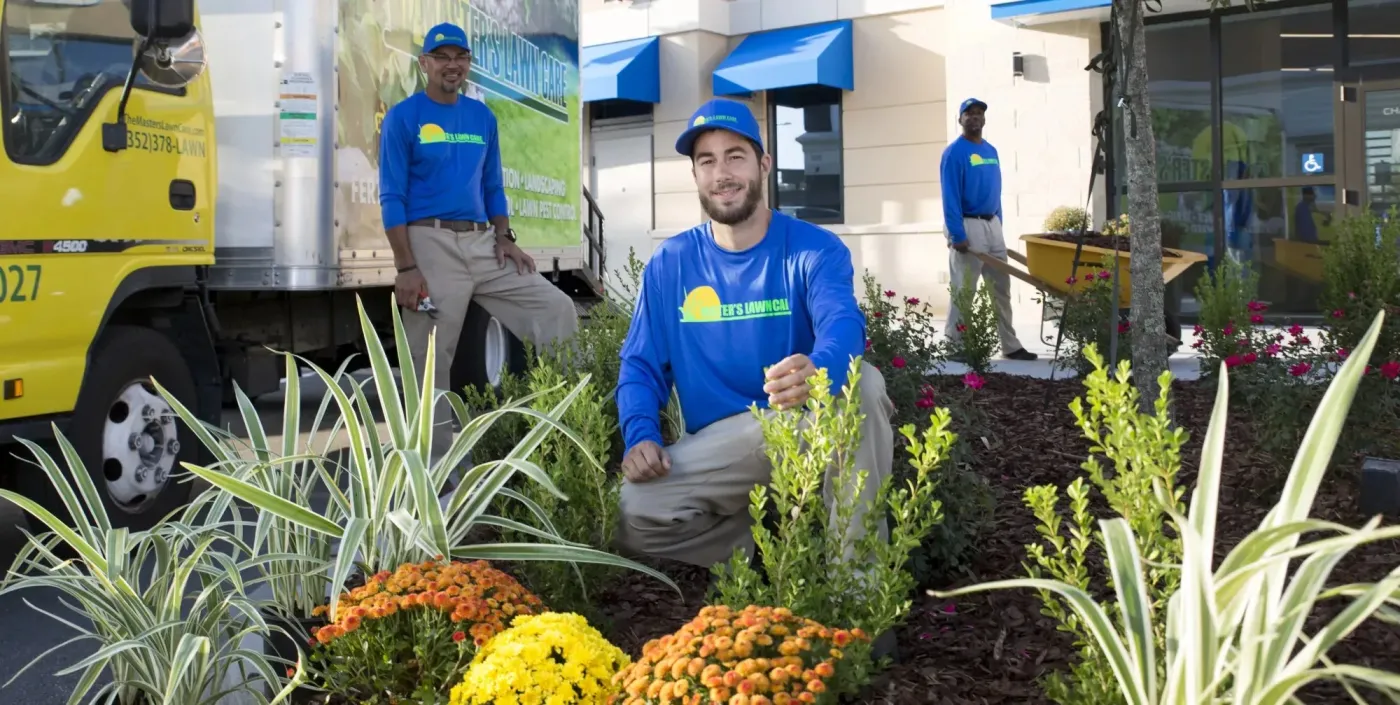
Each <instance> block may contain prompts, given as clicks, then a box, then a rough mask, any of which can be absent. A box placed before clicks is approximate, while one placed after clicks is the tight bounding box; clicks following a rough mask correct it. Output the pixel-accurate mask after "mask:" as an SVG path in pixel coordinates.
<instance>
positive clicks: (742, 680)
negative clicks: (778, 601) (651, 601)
mask: <svg viewBox="0 0 1400 705" xmlns="http://www.w3.org/2000/svg"><path fill="white" fill-rule="evenodd" d="M838 638H839V639H840V640H841V645H842V646H845V645H848V644H850V643H851V642H853V641H857V640H859V641H868V639H866V638H865V635H864V633H863V632H860V631H859V630H849V631H847V630H836V629H830V628H828V627H826V626H824V625H822V624H819V623H817V622H814V621H812V620H809V619H803V618H801V617H798V616H796V615H794V614H793V613H792V611H791V610H788V609H786V608H782V607H776V608H774V607H759V606H754V605H750V606H748V607H745V608H744V609H743V610H740V611H737V612H736V611H734V610H731V609H730V608H728V607H724V606H709V607H705V608H704V609H702V610H700V613H699V614H697V615H696V616H695V618H694V619H692V620H691V621H690V622H689V623H688V624H686V625H685V626H683V627H681V629H680V630H679V631H677V632H675V633H674V634H669V635H666V636H663V637H661V638H660V639H654V640H652V641H651V642H649V643H647V645H646V646H645V647H644V648H643V649H642V657H641V658H640V659H638V660H637V661H636V662H634V663H633V664H632V665H631V666H629V667H628V668H626V669H623V670H622V671H620V672H619V673H618V674H617V676H615V677H614V679H613V681H614V683H615V684H616V685H618V686H619V692H618V694H617V695H614V696H613V697H612V699H611V700H609V703H610V704H616V705H622V704H624V703H625V704H627V705H657V704H658V703H660V702H662V701H663V700H665V701H666V702H680V703H691V702H696V703H699V702H722V703H735V702H738V703H746V704H747V705H780V704H782V703H799V702H815V701H816V696H817V694H818V693H824V692H826V691H827V690H828V689H829V687H830V681H831V679H832V678H834V677H835V675H836V662H837V661H838V660H839V659H840V656H839V655H831V652H833V651H836V650H835V646H836V643H837V640H838ZM836 653H837V654H839V653H840V652H836Z"/></svg>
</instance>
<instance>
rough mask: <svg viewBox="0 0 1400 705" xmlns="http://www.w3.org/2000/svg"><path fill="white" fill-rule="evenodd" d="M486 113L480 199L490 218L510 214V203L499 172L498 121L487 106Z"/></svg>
mask: <svg viewBox="0 0 1400 705" xmlns="http://www.w3.org/2000/svg"><path fill="white" fill-rule="evenodd" d="M486 114H487V115H490V116H491V117H490V118H489V124H488V125H487V130H488V133H487V138H486V163H485V164H484V165H483V166H482V174H481V191H482V193H481V200H482V202H483V203H485V204H486V217H487V218H488V219H490V218H499V217H502V216H507V215H510V203H509V202H507V201H506V188H505V177H504V176H503V175H502V172H501V131H500V129H498V128H499V126H500V123H498V122H497V121H496V115H495V113H492V112H491V111H490V109H489V108H488V109H487V111H486Z"/></svg>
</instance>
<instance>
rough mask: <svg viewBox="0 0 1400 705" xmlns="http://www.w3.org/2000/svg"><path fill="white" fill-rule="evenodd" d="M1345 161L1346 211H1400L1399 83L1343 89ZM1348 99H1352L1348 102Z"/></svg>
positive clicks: (1363, 84) (1367, 84)
mask: <svg viewBox="0 0 1400 705" xmlns="http://www.w3.org/2000/svg"><path fill="white" fill-rule="evenodd" d="M1347 91H1351V92H1352V93H1353V95H1344V97H1343V102H1344V103H1345V108H1344V109H1346V111H1347V113H1348V114H1347V118H1348V119H1347V130H1346V132H1347V133H1348V139H1346V142H1347V145H1346V146H1347V152H1348V153H1347V161H1346V165H1345V176H1344V179H1343V186H1344V194H1345V195H1344V200H1345V202H1346V206H1347V208H1348V211H1349V212H1356V211H1359V210H1362V209H1369V210H1371V211H1373V212H1375V213H1380V214H1384V213H1386V212H1387V211H1389V210H1390V209H1391V208H1392V207H1396V208H1400V81H1397V80H1390V81H1384V82H1376V83H1359V84H1356V85H1355V86H1353V87H1349V88H1344V89H1343V92H1344V93H1346V92H1347ZM1348 98H1354V99H1352V100H1349V99H1348Z"/></svg>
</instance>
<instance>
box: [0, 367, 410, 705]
mask: <svg viewBox="0 0 1400 705" xmlns="http://www.w3.org/2000/svg"><path fill="white" fill-rule="evenodd" d="M356 376H357V377H359V378H361V379H363V374H361V375H356ZM302 386H303V390H302V399H303V411H302V414H301V416H302V429H301V430H302V438H303V439H304V438H305V437H306V433H307V431H309V430H310V429H309V427H310V425H311V423H312V421H313V419H312V418H311V417H312V416H314V414H315V413H316V408H317V406H318V405H319V404H320V401H321V398H322V394H323V393H324V389H325V388H324V386H323V385H321V384H319V381H318V380H315V379H311V378H307V377H303V378H302ZM367 391H368V390H367ZM368 396H369V397H370V399H371V401H375V399H374V395H373V394H372V393H370V394H368ZM283 402H284V398H283V394H282V393H280V392H277V393H273V394H269V395H266V396H264V397H260V398H259V399H257V400H256V406H257V408H258V412H259V416H260V418H261V419H262V425H263V428H264V429H265V430H266V432H267V434H268V435H269V441H270V442H271V443H274V444H275V443H277V442H278V441H279V438H280V436H281V433H282V432H281V429H282V418H283V416H282V408H283ZM327 416H328V418H335V417H334V416H333V415H332V414H331V413H328V415H327ZM223 425H224V427H225V428H227V429H229V430H230V431H232V432H234V433H236V434H239V435H240V436H242V435H243V434H244V433H246V431H245V430H244V428H243V424H242V420H241V417H240V415H239V414H238V412H237V410H236V409H225V411H224V421H223ZM380 427H381V428H380V432H381V433H384V432H386V431H387V429H385V428H383V424H380ZM324 433H325V432H324V431H322V435H324ZM339 440H340V443H342V444H343V443H344V438H343V435H342V438H341V439H339ZM317 445H320V443H319V441H318V443H317ZM334 448H335V446H332V449H334ZM26 529H27V523H26V520H25V517H24V515H23V512H21V511H20V510H19V508H18V507H16V506H14V505H13V504H10V503H9V502H7V501H5V500H0V571H8V570H9V569H10V566H11V564H12V563H13V562H14V560H15V557H16V555H17V554H18V552H19V551H20V550H21V549H22V548H23V546H24V543H25V536H24V534H23V531H24V530H26ZM59 597H60V596H59V593H58V592H57V591H54V590H49V589H47V588H33V589H26V590H21V591H18V592H14V593H10V594H7V595H0V685H4V684H5V683H6V682H7V681H10V679H11V678H14V680H13V681H12V682H9V684H8V685H4V687H0V705H65V703H67V701H68V698H69V696H70V695H71V694H72V691H73V687H74V685H75V684H76V683H77V680H78V678H79V677H80V676H81V673H75V674H72V675H68V676H57V675H55V674H56V673H57V672H58V671H61V670H63V669H65V668H67V667H69V666H71V665H72V664H74V663H77V662H78V661H80V660H82V659H83V658H85V657H87V656H88V655H90V654H92V653H93V652H94V651H95V650H96V648H97V647H96V642H94V641H83V642H78V643H76V644H69V645H67V646H64V647H63V648H62V649H59V650H57V651H55V652H53V653H50V654H48V655H46V656H44V658H43V659H42V660H40V661H39V662H37V663H35V664H34V665H33V666H30V667H29V668H28V670H25V671H24V672H23V673H19V671H20V670H21V669H24V668H25V666H26V664H28V663H29V662H30V661H32V660H33V659H34V658H35V657H37V656H39V655H41V654H43V653H44V652H45V651H48V650H49V649H51V648H53V647H56V646H58V645H60V644H62V643H63V642H65V641H67V640H69V639H71V638H73V637H75V636H78V633H77V632H74V631H73V630H72V629H71V628H69V627H68V626H67V625H65V624H63V623H61V622H58V621H56V620H55V619H54V618H53V617H50V616H48V615H45V614H43V613H41V612H39V611H37V610H36V609H34V608H35V607H37V608H39V609H42V610H45V611H47V612H51V613H53V614H55V615H57V616H59V617H62V618H64V619H67V620H69V621H75V622H77V623H80V624H81V623H84V622H85V620H84V619H83V618H82V617H81V615H78V614H75V613H74V612H73V611H71V610H69V609H68V608H67V607H65V606H64V603H63V601H60V599H59ZM31 605H32V606H31ZM17 673H19V675H18V676H17V677H16V674H17ZM105 681H106V679H105V678H104V679H103V681H102V682H105Z"/></svg>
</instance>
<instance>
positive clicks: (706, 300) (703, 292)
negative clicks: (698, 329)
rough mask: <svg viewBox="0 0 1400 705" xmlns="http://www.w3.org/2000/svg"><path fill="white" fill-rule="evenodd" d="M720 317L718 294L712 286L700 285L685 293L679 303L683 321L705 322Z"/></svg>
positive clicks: (716, 319)
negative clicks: (683, 299)
mask: <svg viewBox="0 0 1400 705" xmlns="http://www.w3.org/2000/svg"><path fill="white" fill-rule="evenodd" d="M719 319H720V300H719V294H718V293H717V292H715V290H714V287H710V286H700V287H696V288H694V289H692V290H691V291H690V293H689V294H686V295H685V302H684V303H683V304H681V321H683V322H685V323H707V322H710V321H718V320H719Z"/></svg>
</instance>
